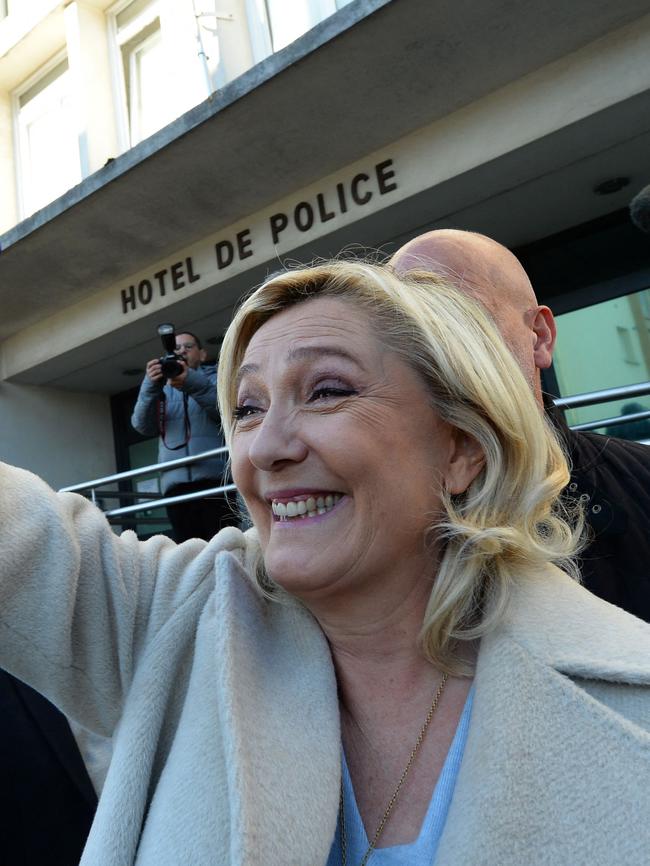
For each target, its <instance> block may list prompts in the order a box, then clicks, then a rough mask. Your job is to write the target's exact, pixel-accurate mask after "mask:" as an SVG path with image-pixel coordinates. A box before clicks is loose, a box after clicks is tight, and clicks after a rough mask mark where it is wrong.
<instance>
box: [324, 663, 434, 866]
mask: <svg viewBox="0 0 650 866" xmlns="http://www.w3.org/2000/svg"><path fill="white" fill-rule="evenodd" d="M448 679H449V675H448V674H446V673H445V674H443V675H442V680H441V681H440V685H439V686H438V688H437V689H436V693H435V695H434V696H433V702H432V704H431V706H430V707H429V712H428V713H427V717H426V719H425V720H424V724H423V725H422V728H421V730H420V733H419V734H418V738H417V740H416V741H415V745H414V746H413V749H412V750H411V754H410V755H409V759H408V761H407V762H406V766H405V767H404V771H403V772H402V775H401V776H400V780H399V782H398V783H397V787H396V788H395V790H394V791H393V795H392V797H391V798H390V800H389V801H388V806H386V811H385V812H384V815H383V817H382V819H381V821H380V822H379V826H378V827H377V829H376V830H375V835H374V836H373V837H372V841H371V843H370V845H369V846H368V850H367V851H366V853H365V854H364V855H363V858H362V860H361V863H360V864H359V866H366V863H367V862H368V860H369V859H370V855H371V854H372V852H373V851H374V850H375V847H376V845H377V842H379V839H380V837H381V834H382V833H383V832H384V829H385V827H386V824H387V823H388V819H389V818H390V816H391V814H392V811H393V808H394V806H395V803H396V802H397V798H398V797H399V795H400V791H401V790H402V785H403V784H404V782H405V781H406V777H407V776H408V774H409V770H410V769H411V766H412V764H413V761H414V760H415V757H416V755H417V753H418V752H419V751H420V746H421V745H422V741H423V740H424V735H425V734H426V732H427V728H428V727H429V723H430V722H431V719H432V718H433V714H434V713H435V711H436V707H437V706H438V703H439V702H440V698H441V697H442V693H443V690H444V688H445V683H446V682H447V680H448ZM339 823H340V825H341V866H347V860H348V855H347V836H346V832H345V810H344V808H343V779H341V794H340V797H339Z"/></svg>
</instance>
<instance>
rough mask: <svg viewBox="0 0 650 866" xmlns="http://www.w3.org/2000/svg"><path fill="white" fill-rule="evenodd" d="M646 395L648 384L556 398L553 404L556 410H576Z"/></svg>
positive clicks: (649, 391) (649, 387)
mask: <svg viewBox="0 0 650 866" xmlns="http://www.w3.org/2000/svg"><path fill="white" fill-rule="evenodd" d="M646 394H650V382H639V383H638V385H622V386H621V387H620V388H605V389H604V390H603V391H589V392H587V393H586V394H574V395H573V396H572V397H556V398H555V399H554V400H553V402H554V403H555V405H556V406H557V407H558V409H578V408H580V407H581V406H593V405H594V404H596V403H609V402H611V401H612V400H624V399H625V398H626V397H643V396H644V395H646ZM623 417H624V416H623Z"/></svg>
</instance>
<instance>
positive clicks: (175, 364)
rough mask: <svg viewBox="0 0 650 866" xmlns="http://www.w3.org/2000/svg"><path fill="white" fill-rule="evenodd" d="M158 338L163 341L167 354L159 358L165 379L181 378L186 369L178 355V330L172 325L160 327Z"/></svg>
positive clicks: (167, 324)
mask: <svg viewBox="0 0 650 866" xmlns="http://www.w3.org/2000/svg"><path fill="white" fill-rule="evenodd" d="M158 336H159V337H160V339H161V340H162V344H163V348H164V350H165V354H164V355H163V356H162V358H159V359H158V360H159V361H160V369H161V370H162V374H163V376H164V377H165V379H174V378H175V377H176V376H180V374H181V373H182V372H183V370H184V367H183V365H182V364H180V363H179V361H180V360H181V356H180V355H178V354H177V353H176V329H175V328H174V326H173V325H172V324H170V323H166V324H163V325H158Z"/></svg>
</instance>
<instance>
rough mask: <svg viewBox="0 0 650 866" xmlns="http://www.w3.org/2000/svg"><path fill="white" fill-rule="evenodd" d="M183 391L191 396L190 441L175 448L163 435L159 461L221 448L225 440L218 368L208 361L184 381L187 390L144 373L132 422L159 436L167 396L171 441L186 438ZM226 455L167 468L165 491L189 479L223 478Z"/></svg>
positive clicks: (167, 425) (191, 371)
mask: <svg viewBox="0 0 650 866" xmlns="http://www.w3.org/2000/svg"><path fill="white" fill-rule="evenodd" d="M183 394H186V395H187V397H188V400H187V412H188V417H189V421H190V425H191V436H190V440H189V442H188V444H187V445H186V446H185V447H183V448H179V449H178V450H176V451H174V450H171V448H166V447H165V444H164V443H163V441H162V438H161V439H160V440H159V443H158V462H159V463H166V462H167V461H168V460H178V459H180V458H181V457H190V456H192V455H194V454H201V453H202V452H203V451H211V450H212V449H213V448H220V447H221V446H222V445H223V444H224V441H223V436H222V434H221V425H220V423H219V412H218V411H217V371H216V368H215V367H214V366H211V365H208V364H205V365H202V366H201V367H199V368H198V369H197V370H188V371H187V378H186V379H185V382H184V383H183V390H182V391H179V390H178V389H177V388H172V386H171V385H165V386H164V387H163V383H162V381H161V382H152V381H151V380H150V379H149V378H148V377H147V376H145V377H144V380H143V382H142V385H141V386H140V393H139V394H138V399H137V402H136V404H135V408H134V409H133V415H132V417H131V424H132V425H133V427H135V429H136V430H137V431H138V432H139V433H142V434H143V436H157V435H158V434H159V432H160V431H159V425H158V405H159V402H160V399H161V396H162V395H164V398H165V424H166V435H165V439H166V441H167V444H168V445H169V446H171V447H173V446H174V445H179V444H180V443H181V442H183V440H184V439H185V428H184V410H183ZM225 457H226V455H224V456H223V457H213V458H211V459H209V460H203V461H199V462H198V463H194V464H191V465H190V466H183V467H181V468H180V469H173V470H171V471H170V472H165V474H164V475H163V478H162V489H163V493H166V492H167V491H168V490H169V489H170V488H171V487H174V486H176V485H177V484H185V483H186V482H188V481H203V480H208V481H215V482H216V483H217V484H218V483H219V482H220V481H221V480H222V477H223V473H224V468H225V465H226V459H225Z"/></svg>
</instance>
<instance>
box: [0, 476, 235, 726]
mask: <svg viewBox="0 0 650 866" xmlns="http://www.w3.org/2000/svg"><path fill="white" fill-rule="evenodd" d="M0 520H1V521H2V522H1V524H0V666H1V667H4V668H6V669H7V670H8V671H10V672H11V673H13V674H14V675H15V676H17V677H19V678H20V679H22V680H24V681H25V682H27V683H29V684H30V685H31V686H33V687H34V688H35V689H36V690H37V691H39V692H41V693H42V694H44V695H45V696H46V697H48V698H49V699H50V700H52V701H53V702H54V703H55V704H56V705H57V706H58V707H59V708H60V709H61V710H62V711H63V712H64V713H66V714H67V715H69V716H71V717H72V718H75V719H76V720H78V721H79V722H80V723H81V724H83V725H84V726H85V727H88V728H89V729H91V730H93V731H96V732H97V733H100V734H102V735H104V736H109V735H110V734H111V733H112V730H113V727H114V726H115V724H116V722H117V720H118V719H119V717H120V714H121V708H122V705H123V701H124V698H125V695H126V693H127V692H128V689H129V686H130V683H131V680H132V678H133V675H134V670H135V669H136V667H137V665H138V660H139V659H140V658H141V656H142V654H143V653H145V652H146V649H147V646H148V645H149V643H150V642H151V641H152V640H153V639H154V638H155V637H156V635H157V634H158V632H159V631H160V629H161V628H163V627H164V625H165V624H166V623H167V622H168V621H169V619H170V618H171V617H172V616H173V615H174V612H175V611H178V610H179V608H181V607H182V606H183V605H184V604H185V602H187V600H188V599H190V598H191V599H196V598H197V595H196V593H209V592H210V591H211V589H212V586H213V585H214V564H215V556H216V555H217V554H218V553H219V552H220V551H221V550H223V549H227V550H237V549H238V548H242V547H243V544H244V542H243V538H244V536H243V535H242V533H240V532H238V531H237V530H232V531H230V530H224V532H222V533H220V534H219V535H218V536H216V537H215V539H213V541H212V542H211V543H210V545H207V544H206V542H204V541H200V540H198V539H193V540H191V541H188V542H186V543H185V544H182V545H176V544H174V542H172V541H171V540H170V539H168V538H165V537H164V536H157V537H154V538H152V539H150V540H149V541H146V542H139V541H138V539H137V538H136V536H135V534H134V533H133V532H130V531H128V532H124V533H123V534H122V535H121V536H117V535H116V534H115V533H114V532H113V531H112V529H111V527H110V526H109V524H108V523H107V521H106V519H105V517H104V515H103V514H102V513H101V512H100V511H99V509H97V508H96V507H95V506H94V505H93V504H92V503H90V502H89V501H88V500H86V499H84V498H83V497H80V496H77V495H76V494H72V493H58V494H57V493H54V492H53V491H52V490H51V489H50V488H49V487H47V485H46V484H45V483H44V482H43V481H41V480H40V479H39V478H37V477H36V476H34V475H32V474H31V473H29V472H25V471H23V470H19V469H15V468H13V467H9V466H6V465H5V464H2V463H0ZM224 533H225V534H224Z"/></svg>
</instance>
